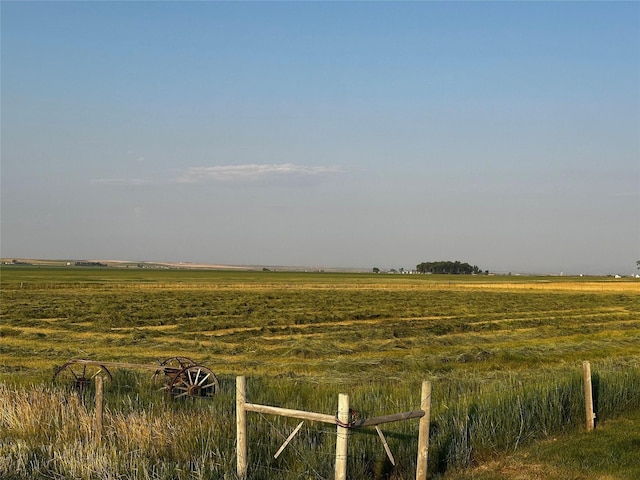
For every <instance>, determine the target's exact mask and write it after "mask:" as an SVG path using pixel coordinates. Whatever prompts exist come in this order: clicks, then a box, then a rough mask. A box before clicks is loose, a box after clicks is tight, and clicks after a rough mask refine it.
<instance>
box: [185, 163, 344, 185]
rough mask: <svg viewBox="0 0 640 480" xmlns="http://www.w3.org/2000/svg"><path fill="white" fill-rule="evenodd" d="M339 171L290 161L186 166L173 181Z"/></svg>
mask: <svg viewBox="0 0 640 480" xmlns="http://www.w3.org/2000/svg"><path fill="white" fill-rule="evenodd" d="M340 172H342V170H341V169H340V168H338V167H330V166H306V165H294V164H292V163H281V164H247V165H217V166H212V167H190V168H187V169H186V170H184V171H182V172H181V173H180V174H179V175H178V176H177V177H176V178H175V179H174V181H175V182H177V183H210V182H213V183H253V182H264V181H267V182H268V181H275V180H279V179H285V178H315V177H321V176H325V175H332V174H336V173H340Z"/></svg>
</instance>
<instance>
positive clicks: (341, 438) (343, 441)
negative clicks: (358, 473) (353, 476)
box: [336, 393, 350, 480]
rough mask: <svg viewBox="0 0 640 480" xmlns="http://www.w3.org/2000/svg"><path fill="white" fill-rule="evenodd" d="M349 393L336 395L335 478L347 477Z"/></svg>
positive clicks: (337, 479) (343, 478) (340, 479)
mask: <svg viewBox="0 0 640 480" xmlns="http://www.w3.org/2000/svg"><path fill="white" fill-rule="evenodd" d="M349 417H350V414H349V395H345V394H344V393H341V394H339V395H338V422H339V423H338V427H337V439H336V480H346V478H347V439H348V437H349V428H347V427H346V425H347V424H348V423H349Z"/></svg>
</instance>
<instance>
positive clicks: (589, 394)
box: [582, 360, 596, 432]
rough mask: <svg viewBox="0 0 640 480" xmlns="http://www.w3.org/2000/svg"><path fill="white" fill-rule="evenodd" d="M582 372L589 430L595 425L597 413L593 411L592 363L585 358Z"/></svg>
mask: <svg viewBox="0 0 640 480" xmlns="http://www.w3.org/2000/svg"><path fill="white" fill-rule="evenodd" d="M582 374H583V376H584V409H585V415H586V420H587V432H590V431H592V430H593V429H594V427H595V422H594V420H595V418H596V415H595V413H594V412H593V387H592V385H591V363H589V361H587V360H585V361H584V362H582Z"/></svg>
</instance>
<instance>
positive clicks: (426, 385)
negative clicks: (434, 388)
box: [416, 380, 431, 480]
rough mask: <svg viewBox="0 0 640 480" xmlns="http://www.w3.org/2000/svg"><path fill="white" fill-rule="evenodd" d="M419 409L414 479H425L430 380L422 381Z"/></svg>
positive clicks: (429, 417) (429, 411)
mask: <svg viewBox="0 0 640 480" xmlns="http://www.w3.org/2000/svg"><path fill="white" fill-rule="evenodd" d="M420 409H421V410H422V411H424V416H423V417H422V418H421V419H420V429H419V431H418V461H417V465H416V480H427V459H428V457H429V422H430V421H431V382H429V381H427V380H424V381H423V382H422V392H421V395H420Z"/></svg>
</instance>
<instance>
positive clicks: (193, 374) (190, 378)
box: [169, 365, 220, 398]
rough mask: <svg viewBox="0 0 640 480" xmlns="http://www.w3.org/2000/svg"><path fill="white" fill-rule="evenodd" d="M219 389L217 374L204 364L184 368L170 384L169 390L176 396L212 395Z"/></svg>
mask: <svg viewBox="0 0 640 480" xmlns="http://www.w3.org/2000/svg"><path fill="white" fill-rule="evenodd" d="M219 389H220V385H219V384H218V379H217V378H216V375H215V374H214V373H213V372H212V371H211V370H210V369H208V368H207V367H203V366H202V365H191V366H189V367H186V368H184V369H182V370H181V371H180V372H178V374H177V375H176V376H175V378H174V379H173V380H172V381H171V384H170V385H169V392H170V393H171V395H173V397H174V398H180V397H212V396H214V395H215V394H216V393H218V390H219Z"/></svg>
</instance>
